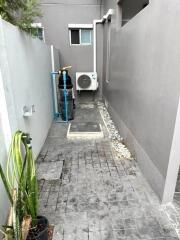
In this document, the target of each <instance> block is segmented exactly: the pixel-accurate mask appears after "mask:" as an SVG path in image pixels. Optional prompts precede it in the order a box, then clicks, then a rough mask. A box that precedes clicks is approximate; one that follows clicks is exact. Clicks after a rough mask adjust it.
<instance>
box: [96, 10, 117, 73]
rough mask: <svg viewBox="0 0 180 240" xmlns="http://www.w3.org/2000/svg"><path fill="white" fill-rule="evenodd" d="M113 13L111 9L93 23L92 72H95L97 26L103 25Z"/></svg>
mask: <svg viewBox="0 0 180 240" xmlns="http://www.w3.org/2000/svg"><path fill="white" fill-rule="evenodd" d="M113 13H114V10H113V9H109V10H108V12H107V13H106V15H104V16H103V18H102V19H100V20H97V19H95V20H94V21H93V32H94V34H93V42H94V44H93V72H95V73H96V72H97V24H98V23H105V22H106V20H107V19H109V18H110V17H111V16H112V15H113Z"/></svg>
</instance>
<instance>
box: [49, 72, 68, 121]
mask: <svg viewBox="0 0 180 240" xmlns="http://www.w3.org/2000/svg"><path fill="white" fill-rule="evenodd" d="M55 75H59V72H51V85H52V94H53V114H54V120H57V119H58V118H59V117H60V115H61V114H60V113H59V112H58V113H57V112H56V111H55V102H54V85H53V82H54V81H55V78H54V77H55ZM65 75H66V72H65ZM63 81H64V96H65V113H66V115H65V117H66V120H65V121H63V120H62V121H60V120H58V121H56V122H57V123H68V106H67V90H66V76H64V75H63Z"/></svg>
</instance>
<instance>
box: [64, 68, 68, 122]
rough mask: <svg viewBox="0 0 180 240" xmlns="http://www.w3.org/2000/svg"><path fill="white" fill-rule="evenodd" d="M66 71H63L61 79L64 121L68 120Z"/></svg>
mask: <svg viewBox="0 0 180 240" xmlns="http://www.w3.org/2000/svg"><path fill="white" fill-rule="evenodd" d="M66 80H67V76H66V71H63V81H64V105H65V121H66V122H68V105H67V96H68V91H67V89H66Z"/></svg>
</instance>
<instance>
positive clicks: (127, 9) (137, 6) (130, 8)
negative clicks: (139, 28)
mask: <svg viewBox="0 0 180 240" xmlns="http://www.w3.org/2000/svg"><path fill="white" fill-rule="evenodd" d="M148 5H149V0H136V1H132V0H119V2H118V8H119V11H120V12H121V14H122V26H124V25H125V24H126V23H127V22H129V21H130V20H131V19H132V18H133V17H134V16H135V15H136V14H138V13H139V12H140V11H141V10H143V9H144V8H145V7H147V6H148Z"/></svg>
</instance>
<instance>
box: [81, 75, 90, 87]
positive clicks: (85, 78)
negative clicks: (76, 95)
mask: <svg viewBox="0 0 180 240" xmlns="http://www.w3.org/2000/svg"><path fill="white" fill-rule="evenodd" d="M78 85H79V87H80V88H82V89H86V88H89V87H90V86H91V78H90V77H89V76H88V75H85V74H84V75H81V76H80V77H79V78H78Z"/></svg>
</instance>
